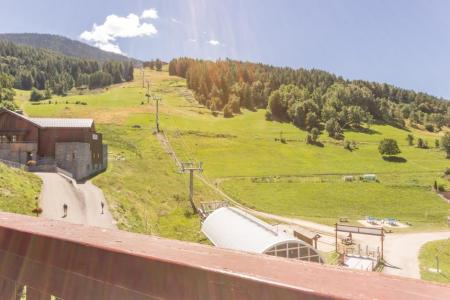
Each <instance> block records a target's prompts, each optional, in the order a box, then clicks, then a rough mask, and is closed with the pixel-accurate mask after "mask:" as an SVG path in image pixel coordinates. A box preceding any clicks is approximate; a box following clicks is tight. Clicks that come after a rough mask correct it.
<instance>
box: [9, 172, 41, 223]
mask: <svg viewBox="0 0 450 300" xmlns="http://www.w3.org/2000/svg"><path fill="white" fill-rule="evenodd" d="M41 185H42V181H41V179H40V178H39V177H37V176H36V175H34V174H31V173H28V172H25V171H22V170H19V169H12V168H9V167H7V166H5V165H4V164H2V163H0V211H6V212H12V213H17V214H24V215H32V214H33V213H32V211H33V209H35V208H36V207H37V202H38V201H37V200H38V197H39V194H40V192H41Z"/></svg>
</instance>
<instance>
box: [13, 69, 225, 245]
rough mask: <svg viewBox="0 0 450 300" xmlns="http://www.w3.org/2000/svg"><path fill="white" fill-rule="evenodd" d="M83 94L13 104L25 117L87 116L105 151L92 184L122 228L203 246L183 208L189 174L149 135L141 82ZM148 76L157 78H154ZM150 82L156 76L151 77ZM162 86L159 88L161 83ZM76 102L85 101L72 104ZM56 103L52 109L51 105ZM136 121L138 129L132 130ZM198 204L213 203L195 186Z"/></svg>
mask: <svg viewBox="0 0 450 300" xmlns="http://www.w3.org/2000/svg"><path fill="white" fill-rule="evenodd" d="M139 73H140V72H136V76H137V80H136V82H132V83H125V84H121V85H116V86H114V87H112V88H108V89H105V90H99V91H95V92H94V93H89V94H88V95H70V96H67V97H54V98H53V99H52V100H51V103H52V104H48V101H43V102H41V103H40V104H32V103H29V102H28V101H26V98H27V93H26V92H23V91H18V97H17V99H18V101H21V100H22V101H21V102H20V104H21V106H22V107H23V108H24V109H25V111H26V113H27V114H28V115H30V116H50V117H52V116H53V117H56V116H59V117H90V118H94V119H95V121H96V126H97V130H98V131H99V132H101V133H103V138H104V141H105V143H106V144H108V146H109V168H108V170H107V171H106V172H105V173H103V174H101V175H99V176H97V177H96V178H95V179H94V183H95V184H97V185H98V186H99V187H101V188H102V189H103V191H104V193H105V195H106V198H107V200H108V202H109V204H110V206H111V208H112V212H113V215H114V217H115V218H116V219H117V220H118V222H119V223H118V225H119V227H120V228H122V229H126V230H130V231H135V232H142V233H151V234H156V235H160V236H164V237H169V238H176V239H180V240H190V241H200V242H206V241H205V238H204V236H203V235H202V234H201V232H200V220H199V218H198V216H193V215H192V214H191V208H190V205H189V204H188V201H187V199H188V175H187V174H179V173H178V170H177V169H176V167H175V164H174V163H173V161H172V160H171V159H170V158H169V156H168V155H167V154H166V153H165V152H164V151H163V150H162V149H161V146H160V145H159V142H158V141H157V140H156V138H155V137H154V136H153V134H152V125H153V123H150V120H151V118H150V117H149V116H150V112H152V111H153V108H154V107H153V105H152V104H145V105H142V104H141V102H142V100H143V97H144V92H143V90H142V88H141V78H139V77H138V76H139V75H140V74H139ZM153 75H156V76H157V75H159V74H156V73H154V74H153ZM152 80H155V76H152ZM161 86H163V84H161ZM76 101H82V102H87V105H77V104H75V102H76ZM55 103H57V104H55ZM135 120H139V124H140V125H141V126H142V127H141V128H133V126H132V125H135V124H137V122H135ZM194 196H195V198H196V200H197V201H198V202H200V201H203V200H205V201H206V200H210V199H217V197H216V196H215V194H214V193H213V192H211V191H210V190H209V189H206V188H205V187H204V186H203V185H202V184H200V183H198V182H196V184H195V195H194Z"/></svg>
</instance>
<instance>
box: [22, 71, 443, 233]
mask: <svg viewBox="0 0 450 300" xmlns="http://www.w3.org/2000/svg"><path fill="white" fill-rule="evenodd" d="M139 73H140V72H136V79H135V81H134V82H132V83H125V84H120V85H116V86H113V87H110V88H108V89H105V90H101V91H96V92H94V93H90V94H88V95H77V94H73V95H70V96H66V97H54V99H52V103H51V104H48V101H44V102H41V103H40V104H39V105H36V104H32V103H29V102H28V101H26V98H27V94H26V93H23V92H21V91H19V92H18V94H19V96H18V97H17V98H18V99H19V100H18V101H20V104H21V106H22V107H23V108H24V109H25V110H26V112H27V113H28V114H29V115H31V116H62V117H91V118H94V119H95V120H96V123H97V127H98V129H99V131H100V132H103V133H104V139H105V141H106V142H107V143H108V144H109V145H110V152H111V153H110V160H111V164H110V168H109V170H108V171H107V172H106V173H104V174H101V175H99V176H98V177H97V178H96V179H95V183H97V184H98V185H99V186H100V187H102V188H103V190H104V191H105V193H106V195H107V198H108V201H110V202H111V203H112V206H113V212H114V215H115V217H116V218H118V219H119V222H120V224H121V226H122V227H123V228H127V229H130V230H134V231H139V232H145V231H147V232H152V233H156V234H160V235H162V236H168V237H175V238H184V239H187V240H201V239H202V238H203V237H202V236H201V234H199V220H198V219H197V217H195V216H191V215H190V214H189V213H188V212H189V206H188V204H187V181H186V175H180V174H178V173H177V170H176V169H175V167H174V164H173V162H172V161H171V160H170V159H169V157H168V156H167V154H166V153H164V151H163V150H161V148H160V146H159V144H158V142H157V141H156V139H155V137H154V136H152V134H151V128H152V127H154V120H155V115H154V111H155V106H154V104H153V103H150V104H147V102H146V100H145V98H144V95H145V91H144V89H143V88H142V78H141V77H140V74H139ZM147 76H148V77H147V78H146V80H147V79H149V78H150V79H151V82H152V87H151V89H152V91H153V92H157V93H159V94H160V95H161V96H162V99H163V101H162V103H161V104H160V112H161V116H160V120H161V126H162V128H163V129H164V131H165V132H166V134H167V135H168V136H169V138H170V141H171V143H172V145H173V147H174V149H175V150H176V152H177V153H178V155H179V157H180V158H181V159H182V160H197V161H202V162H203V163H204V168H205V172H204V175H205V176H206V178H208V179H209V180H210V181H211V182H214V183H215V184H216V185H217V186H219V187H221V188H222V189H223V190H224V191H226V192H227V193H229V194H230V195H231V196H233V197H234V198H235V199H236V200H238V201H240V202H241V203H244V204H246V205H248V206H251V207H254V208H256V209H259V210H263V211H267V212H272V213H277V214H281V215H288V216H298V217H302V218H306V219H310V220H315V221H318V222H321V223H325V224H332V223H334V222H335V221H336V218H338V217H340V216H346V217H349V218H350V219H351V221H352V222H355V221H356V220H358V219H361V218H364V216H369V215H370V216H373V217H379V218H381V217H391V218H397V219H400V220H401V221H404V222H410V223H412V224H413V226H412V228H411V229H410V230H425V229H431V228H443V227H444V226H445V222H446V217H447V216H448V215H449V208H450V205H448V204H446V203H444V202H443V201H442V200H441V199H440V198H439V197H438V196H437V195H436V194H434V193H433V192H431V188H430V187H431V185H432V184H433V182H434V181H435V180H437V181H439V183H442V184H444V185H446V186H448V187H449V188H450V184H449V182H448V181H447V180H446V179H444V178H442V175H443V171H444V170H445V168H446V167H449V166H450V160H446V159H445V154H444V153H443V152H442V151H441V150H440V149H436V148H430V149H418V148H416V147H412V146H408V145H407V141H406V136H407V134H409V133H412V134H413V135H414V136H415V137H416V138H417V137H422V138H424V139H425V140H426V141H427V142H428V144H429V145H430V146H433V145H434V141H435V139H438V138H439V134H437V133H429V132H425V131H421V130H417V129H412V128H411V129H409V130H402V129H398V128H394V127H391V126H387V125H373V126H371V128H370V130H368V131H367V133H364V132H354V131H351V132H346V133H345V136H346V138H347V139H350V140H355V141H356V142H357V143H358V149H357V150H355V151H352V152H350V151H348V150H345V149H344V148H343V146H342V141H335V140H333V139H330V138H328V137H327V136H326V135H325V134H323V135H321V136H320V140H321V141H322V142H323V144H324V147H317V146H310V145H306V144H305V142H304V140H305V136H306V132H305V131H302V130H299V129H298V128H296V127H295V126H293V125H291V124H288V123H278V122H269V121H266V120H265V118H264V114H265V111H264V110H259V111H256V112H251V111H243V113H242V114H240V115H238V116H236V117H234V118H232V119H224V118H223V117H221V116H213V115H212V114H211V112H210V111H209V110H207V109H206V108H204V107H201V106H199V105H198V104H197V103H196V102H195V101H193V98H192V95H191V93H190V92H189V91H188V90H187V89H186V87H185V81H184V80H183V79H180V78H177V77H170V76H168V74H167V73H166V72H155V71H147ZM77 101H78V102H86V104H87V105H80V104H76V102H77ZM55 103H57V104H55ZM135 125H139V126H140V127H141V129H133V126H135ZM280 133H281V134H282V136H283V137H284V138H286V139H287V143H286V144H282V143H280V142H276V141H275V139H276V138H278V137H279V136H280ZM386 137H391V138H395V139H396V140H397V141H398V143H399V146H400V149H401V151H402V153H401V154H400V155H399V156H400V157H402V158H403V159H404V162H388V161H385V160H383V159H382V158H381V156H380V155H379V153H378V150H377V147H378V142H379V141H380V140H381V139H383V138H386ZM120 155H124V156H125V160H114V157H116V156H120ZM364 173H375V174H377V175H378V178H379V181H380V182H378V183H360V182H354V183H344V182H343V181H342V179H341V178H342V176H343V175H357V174H364ZM196 197H197V201H200V200H205V201H208V200H219V199H220V198H218V196H217V195H215V194H214V193H213V192H211V191H210V190H208V189H207V188H206V187H205V186H203V185H201V184H198V188H197V193H196ZM174 199H175V200H174ZM176 199H178V200H176ZM180 199H181V200H180Z"/></svg>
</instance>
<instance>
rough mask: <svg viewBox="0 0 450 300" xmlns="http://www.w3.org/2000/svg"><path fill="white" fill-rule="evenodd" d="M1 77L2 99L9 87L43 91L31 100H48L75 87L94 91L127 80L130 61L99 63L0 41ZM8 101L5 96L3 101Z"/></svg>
mask: <svg viewBox="0 0 450 300" xmlns="http://www.w3.org/2000/svg"><path fill="white" fill-rule="evenodd" d="M0 75H1V80H0V98H4V97H2V95H1V89H3V88H6V89H10V87H11V85H12V86H13V87H14V88H16V89H23V90H31V89H33V88H36V89H38V90H46V92H45V96H44V95H40V96H38V97H34V100H39V99H40V98H44V97H45V98H47V99H48V98H51V94H57V95H66V94H67V93H68V91H70V90H71V89H72V88H74V87H76V88H79V89H86V88H89V89H96V88H99V87H104V86H108V85H111V84H113V83H121V82H123V81H130V80H132V79H133V64H132V62H131V61H122V62H120V61H107V62H103V63H99V62H98V61H95V60H85V59H81V58H77V57H72V56H66V55H62V54H60V53H57V52H54V51H51V50H47V49H39V48H34V47H30V46H24V45H20V44H15V43H13V42H10V41H6V40H1V39H0ZM35 94H36V93H35ZM10 98H11V93H8V97H7V99H6V100H10ZM0 100H3V99H0Z"/></svg>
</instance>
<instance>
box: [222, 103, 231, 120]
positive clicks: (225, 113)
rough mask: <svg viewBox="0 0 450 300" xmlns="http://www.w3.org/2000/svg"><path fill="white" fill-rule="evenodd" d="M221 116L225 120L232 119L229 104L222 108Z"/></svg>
mask: <svg viewBox="0 0 450 300" xmlns="http://www.w3.org/2000/svg"><path fill="white" fill-rule="evenodd" d="M223 116H224V117H225V118H232V117H233V109H232V108H231V105H230V104H227V105H225V107H224V108H223Z"/></svg>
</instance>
